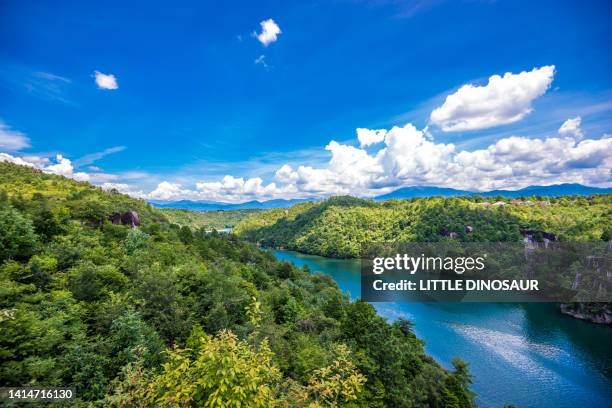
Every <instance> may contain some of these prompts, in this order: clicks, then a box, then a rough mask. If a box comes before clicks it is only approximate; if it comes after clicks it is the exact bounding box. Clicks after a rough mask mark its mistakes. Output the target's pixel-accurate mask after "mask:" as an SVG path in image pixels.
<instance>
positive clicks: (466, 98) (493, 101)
mask: <svg viewBox="0 0 612 408" xmlns="http://www.w3.org/2000/svg"><path fill="white" fill-rule="evenodd" d="M554 73H555V66H554V65H548V66H544V67H541V68H534V69H533V70H531V71H529V72H527V71H524V72H521V73H519V74H513V73H511V72H507V73H505V74H504V76H503V77H502V76H499V75H493V76H491V77H490V78H489V82H488V83H487V85H484V86H475V85H472V84H467V85H463V86H462V87H461V88H459V90H457V92H455V93H453V94H451V95H448V96H447V97H446V100H445V101H444V104H442V106H440V107H438V108H436V109H434V110H433V112H431V115H430V118H429V120H430V122H431V123H432V124H434V125H437V126H439V127H440V128H441V129H442V130H443V131H445V132H461V131H467V130H476V129H486V128H491V127H494V126H500V125H506V124H510V123H514V122H517V121H519V120H521V119H523V118H524V117H525V116H526V115H528V114H529V113H530V112H531V111H532V110H533V107H532V102H533V101H534V99H536V98H538V97H540V96H542V95H543V94H544V93H545V92H546V91H547V90H548V88H549V87H550V84H551V83H552V80H553V77H554Z"/></svg>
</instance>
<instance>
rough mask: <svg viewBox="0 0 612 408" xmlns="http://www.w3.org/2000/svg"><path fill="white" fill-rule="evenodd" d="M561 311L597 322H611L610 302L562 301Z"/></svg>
mask: <svg viewBox="0 0 612 408" xmlns="http://www.w3.org/2000/svg"><path fill="white" fill-rule="evenodd" d="M561 313H563V314H566V315H569V316H572V317H575V318H576V319H581V320H587V321H589V322H593V323H598V324H612V306H611V305H610V303H562V304H561Z"/></svg>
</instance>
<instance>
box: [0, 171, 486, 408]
mask: <svg viewBox="0 0 612 408" xmlns="http://www.w3.org/2000/svg"><path fill="white" fill-rule="evenodd" d="M300 208H302V209H309V208H314V207H300ZM359 208H362V207H358V208H357V209H359ZM363 209H364V210H368V209H369V210H371V211H375V208H369V207H368V206H367V205H365V204H364V206H363ZM128 210H135V211H137V212H138V214H139V216H140V220H141V227H139V228H133V229H132V228H129V227H128V226H126V225H115V224H111V223H109V222H108V217H109V215H110V214H112V213H114V212H123V211H128ZM290 211H292V215H295V212H296V211H297V209H296V208H293V209H291V210H290ZM389 211H394V210H393V209H389ZM376 219H377V217H375V216H373V217H372V221H374V220H376ZM454 367H455V368H454V370H453V371H452V372H449V371H447V370H445V369H443V368H441V367H440V366H439V365H438V364H437V363H436V362H435V361H433V359H432V358H431V357H429V356H427V355H426V354H425V352H424V349H423V342H422V341H421V340H419V339H418V338H417V337H416V336H415V334H414V333H413V331H412V328H411V324H410V322H408V321H406V320H401V319H400V320H398V321H396V322H394V323H393V324H389V323H387V322H386V321H385V320H384V319H382V318H381V317H379V316H378V315H377V314H376V312H375V310H374V308H373V307H372V306H371V305H369V304H367V303H365V302H360V301H357V302H354V303H351V302H350V301H349V300H348V299H347V297H346V296H343V295H342V293H341V292H340V291H339V289H338V287H337V286H336V285H335V283H334V282H333V281H332V280H331V279H330V278H328V277H325V276H323V275H319V274H310V273H309V272H308V271H307V270H304V269H298V268H295V267H294V266H292V265H291V264H289V263H282V262H278V261H277V260H275V258H274V257H273V256H272V255H271V254H269V253H267V252H265V251H261V250H259V249H257V248H256V247H255V246H254V245H252V244H249V243H246V242H243V241H240V240H238V239H237V238H236V237H235V236H233V235H227V236H219V235H217V234H204V233H202V231H195V232H194V231H192V230H191V229H190V228H189V227H186V226H184V227H179V226H177V225H175V224H172V223H170V222H168V220H167V219H166V217H165V216H164V215H163V214H162V213H161V212H159V211H157V210H155V209H154V208H152V207H150V206H149V205H148V204H146V203H145V202H144V201H141V200H135V199H132V198H130V197H127V196H124V195H121V194H119V193H116V192H105V191H103V190H101V189H99V188H96V187H94V186H92V185H90V184H87V183H77V182H75V181H72V180H68V179H65V178H62V177H59V176H53V175H48V174H43V173H41V172H39V171H36V170H33V169H30V168H27V167H21V166H15V165H12V164H7V163H0V384H1V385H3V386H47V387H50V386H74V387H75V388H76V396H77V398H76V400H75V401H73V402H72V404H71V405H72V406H91V407H108V406H111V407H112V406H115V407H149V406H157V407H187V406H197V407H201V406H207V407H274V406H279V407H327V406H329V407H337V406H350V407H385V406H388V407H426V406H429V407H472V406H473V405H474V402H473V398H474V396H473V394H472V393H471V392H470V391H469V386H470V383H471V379H470V374H469V373H468V371H467V367H466V364H465V363H463V362H462V361H461V360H455V361H454Z"/></svg>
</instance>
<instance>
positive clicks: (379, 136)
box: [357, 128, 387, 147]
mask: <svg viewBox="0 0 612 408" xmlns="http://www.w3.org/2000/svg"><path fill="white" fill-rule="evenodd" d="M386 134H387V131H386V130H385V129H378V130H371V129H365V128H357V139H358V140H359V146H360V147H367V146H370V145H374V144H377V143H380V142H382V141H383V140H385V135H386Z"/></svg>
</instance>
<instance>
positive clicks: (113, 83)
mask: <svg viewBox="0 0 612 408" xmlns="http://www.w3.org/2000/svg"><path fill="white" fill-rule="evenodd" d="M94 76H95V78H96V84H98V88H100V89H118V88H119V85H118V84H117V78H115V76H114V75H113V74H103V73H102V72H100V71H94Z"/></svg>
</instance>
